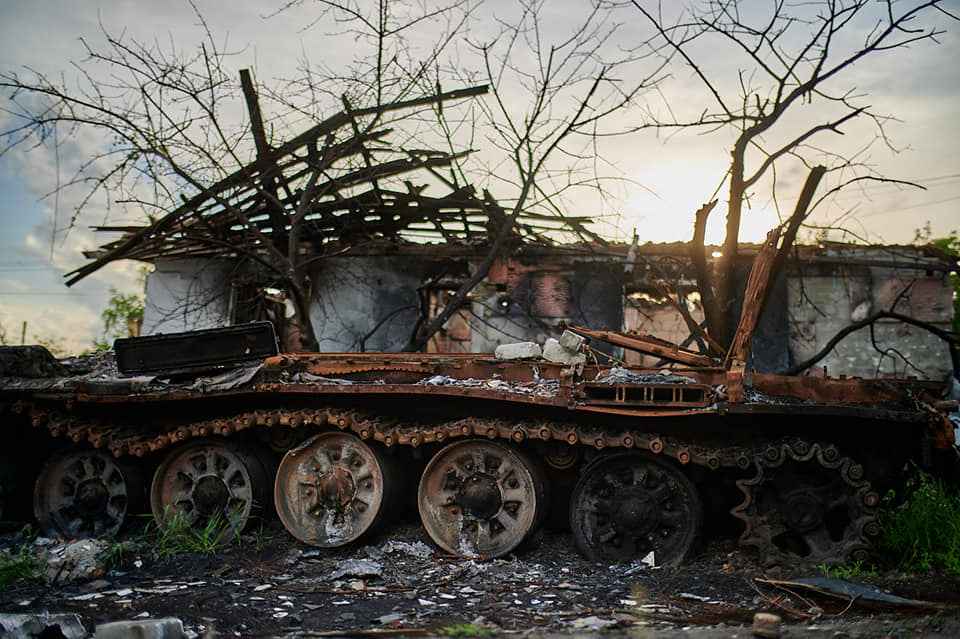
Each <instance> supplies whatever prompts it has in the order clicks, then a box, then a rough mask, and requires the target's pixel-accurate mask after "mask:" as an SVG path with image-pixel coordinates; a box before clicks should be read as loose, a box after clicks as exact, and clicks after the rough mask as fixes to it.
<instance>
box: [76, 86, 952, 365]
mask: <svg viewBox="0 0 960 639" xmlns="http://www.w3.org/2000/svg"><path fill="white" fill-rule="evenodd" d="M484 90H485V88H484V87H478V88H472V89H464V90H460V91H453V92H449V93H445V94H438V95H436V96H430V97H427V98H422V99H418V100H413V101H408V102H402V103H394V104H388V105H378V106H376V107H372V108H369V109H360V110H345V111H344V112H342V113H339V114H337V115H335V116H333V117H331V118H328V119H327V120H324V121H323V122H320V123H319V124H317V125H315V126H314V127H312V128H311V129H309V130H307V131H305V132H304V133H302V134H300V135H298V136H296V137H295V138H294V139H292V140H290V141H288V142H286V143H284V144H281V145H279V146H271V145H269V144H267V142H266V139H265V137H264V133H263V127H262V124H260V125H259V126H258V121H257V120H256V119H255V118H254V122H253V124H254V126H253V133H254V137H255V138H256V141H257V158H256V160H254V161H253V162H252V163H250V164H248V165H246V166H243V167H241V168H240V169H238V170H237V171H235V172H234V173H232V174H230V175H227V176H225V177H223V178H222V179H221V180H220V181H218V182H217V183H215V184H213V185H211V186H209V187H207V188H203V189H201V190H200V191H199V192H197V193H195V194H194V195H193V196H191V197H186V196H184V198H183V202H182V204H181V205H180V206H177V207H176V208H175V209H173V210H172V211H170V212H169V213H168V214H167V215H165V216H164V217H162V218H160V219H158V220H154V221H152V222H151V223H150V224H148V225H145V226H142V227H122V228H114V227H104V228H102V229H101V230H103V231H115V232H117V231H118V232H121V233H122V236H121V237H120V239H118V240H115V241H112V242H109V243H107V244H105V245H104V246H102V247H101V248H100V249H99V250H98V251H93V252H91V253H89V254H88V257H90V258H91V260H92V261H91V262H90V263H88V264H87V265H85V266H83V267H81V268H80V269H77V270H76V271H75V272H73V273H71V274H70V276H71V280H70V282H71V283H72V282H75V281H77V280H78V279H80V278H82V277H85V276H86V275H89V274H90V273H92V272H93V271H95V270H97V269H98V268H100V267H101V266H103V265H104V264H106V263H108V262H111V261H114V260H119V259H135V260H141V261H144V262H148V263H151V264H153V265H154V267H155V270H154V271H153V273H151V274H150V276H149V277H148V280H147V291H146V310H145V317H144V324H143V328H142V331H143V333H144V334H147V335H149V334H156V333H171V332H178V331H184V330H192V329H203V328H212V327H219V326H226V325H232V324H240V323H245V322H249V321H255V320H270V321H271V322H273V323H274V324H275V325H276V327H277V330H278V332H279V333H280V337H281V340H282V342H283V344H284V345H285V347H286V348H287V350H319V351H321V352H362V351H384V352H391V351H400V350H428V351H439V352H490V351H492V350H493V349H494V348H495V347H496V346H497V345H499V344H503V343H508V342H518V341H527V340H529V341H535V342H543V340H544V339H545V338H546V337H547V336H550V335H552V334H555V333H557V332H558V327H559V326H561V325H562V324H570V325H580V326H584V327H588V328H593V329H609V330H614V331H623V332H633V333H638V334H652V335H655V336H657V337H659V338H662V339H665V340H668V341H671V342H674V343H677V344H683V345H685V346H689V345H690V344H691V343H692V341H691V340H692V339H693V338H692V337H691V331H690V328H689V326H690V321H687V320H684V319H683V313H681V312H679V311H678V301H682V305H681V306H683V307H684V312H685V313H686V314H688V316H689V317H690V318H693V319H692V320H691V321H695V322H700V321H702V319H703V315H702V312H701V309H700V305H699V295H698V293H697V289H696V278H695V277H694V275H693V269H692V267H691V263H690V259H689V257H688V250H689V249H688V247H687V246H686V245H685V244H679V243H678V244H666V245H652V244H641V245H639V246H637V245H626V244H612V243H610V242H607V241H605V240H604V239H603V238H601V237H599V236H598V235H597V234H595V233H593V232H592V231H591V230H590V228H589V222H590V220H589V218H586V217H576V216H572V215H566V214H561V213H557V212H554V213H534V212H530V211H527V210H524V209H523V208H522V206H520V205H517V206H516V207H515V208H514V210H512V211H511V210H509V208H510V207H509V206H508V207H502V206H501V204H500V203H499V202H498V201H497V199H496V198H495V197H494V196H493V195H492V194H490V193H489V192H486V191H483V192H482V193H478V191H477V189H475V188H474V187H473V186H472V185H469V184H464V183H463V177H462V174H460V173H458V172H457V171H455V170H454V167H455V164H456V162H457V160H458V158H459V157H461V156H462V154H460V155H458V154H454V153H448V152H439V151H433V150H423V149H410V148H397V147H394V146H391V145H389V144H387V143H386V139H387V137H388V135H389V134H390V132H391V130H390V129H389V128H386V127H383V126H380V122H379V120H378V118H379V117H380V116H381V115H383V114H384V113H387V112H391V111H398V110H403V109H411V108H416V107H418V106H422V105H423V104H439V103H442V102H444V101H447V100H455V99H461V98H469V97H471V96H473V95H478V94H480V93H482V92H483V91H484ZM249 98H250V96H248V100H249ZM364 118H366V119H364ZM410 176H416V179H417V182H416V183H414V182H413V178H412V177H410ZM458 176H459V177H458ZM434 194H438V195H434ZM708 250H709V249H708ZM758 250H759V247H755V246H754V247H750V246H745V247H743V251H742V256H741V258H740V259H741V260H742V264H741V266H742V268H741V269H740V270H741V271H742V274H743V277H744V279H745V277H746V273H747V272H748V270H749V263H750V261H751V260H752V259H753V257H754V256H755V255H756V253H757V251H758ZM956 267H957V264H956V260H955V259H954V258H951V257H950V256H948V255H946V254H944V253H942V252H939V251H937V250H936V249H935V248H933V247H918V246H855V245H840V244H828V245H823V246H800V247H795V250H794V251H792V254H791V258H790V259H789V260H788V262H787V264H786V267H785V269H784V270H783V271H782V272H780V273H779V275H778V278H777V281H776V282H775V283H774V284H773V286H772V289H771V290H772V291H773V292H772V296H771V297H770V299H769V303H768V304H767V305H766V308H765V312H764V314H763V317H762V318H761V321H760V323H759V326H758V329H757V332H756V333H755V335H754V337H753V342H752V349H751V352H750V361H749V362H748V364H749V366H750V367H751V368H752V369H754V370H757V371H760V372H781V371H786V370H790V369H791V368H793V367H796V366H797V365H799V364H802V363H803V362H805V361H810V360H811V359H815V357H814V356H815V355H817V354H818V353H819V351H820V350H821V349H823V348H824V346H826V345H828V344H831V340H832V339H833V338H834V336H836V335H837V333H838V332H839V331H842V330H845V327H848V326H849V325H851V324H852V323H853V324H856V323H858V322H861V323H862V322H864V321H865V320H870V321H869V322H868V323H867V324H864V325H863V329H862V330H860V331H857V332H855V333H853V334H851V335H849V336H847V337H845V338H844V339H843V340H842V341H840V342H839V343H837V344H836V346H835V348H833V349H832V352H830V354H829V355H827V356H826V357H825V358H823V359H820V360H818V361H817V365H818V366H820V367H823V366H826V367H828V369H829V371H830V372H831V373H832V374H844V375H857V376H866V377H874V376H905V375H916V376H920V377H926V378H932V379H941V378H943V377H945V376H947V375H949V373H950V372H951V370H952V369H953V368H954V365H953V364H952V363H951V353H950V351H949V349H948V347H947V345H946V344H945V343H944V341H943V340H942V339H940V338H939V337H937V335H935V334H934V333H932V332H930V330H929V329H930V328H931V327H932V328H934V329H935V330H940V331H949V330H951V327H952V322H953V303H952V296H953V288H952V285H951V282H950V273H951V272H955V271H956ZM665 284H666V285H667V286H669V291H667V289H665V288H664V285H665ZM741 289H742V286H741ZM665 291H666V292H665ZM741 301H742V300H728V303H729V306H730V307H731V308H739V306H740V302H741ZM451 302H452V303H451ZM454 308H455V312H453V313H452V314H450V311H452V310H454ZM878 311H887V312H888V314H889V315H890V316H885V317H875V315H876V313H877V312H878ZM444 312H446V314H445V315H444V316H445V317H447V319H446V320H445V321H443V322H442V327H441V328H439V330H436V331H428V332H426V333H424V332H423V331H422V330H421V329H422V328H423V327H424V326H425V325H427V324H429V323H431V322H432V320H434V319H435V318H437V317H438V316H439V315H440V314H441V313H444ZM897 315H902V316H909V317H911V318H913V319H915V320H917V321H918V322H919V324H918V323H914V324H910V323H905V322H903V321H900V320H898V319H896V317H894V316H897ZM873 320H876V321H873ZM436 324H437V325H439V320H438V322H436ZM921 324H922V326H921ZM418 336H419V338H418ZM596 356H598V357H608V358H615V359H622V360H624V361H625V362H626V363H628V364H635V365H643V366H656V365H657V361H658V359H657V357H655V356H651V355H650V354H647V355H640V354H637V353H633V352H629V351H628V352H623V351H622V350H621V349H620V348H616V347H613V346H610V345H597V351H596ZM795 372H799V371H795Z"/></svg>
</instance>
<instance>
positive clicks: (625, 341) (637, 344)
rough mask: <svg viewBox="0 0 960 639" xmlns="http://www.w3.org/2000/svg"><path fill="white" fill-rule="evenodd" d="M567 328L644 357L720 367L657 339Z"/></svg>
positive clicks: (707, 359) (713, 360)
mask: <svg viewBox="0 0 960 639" xmlns="http://www.w3.org/2000/svg"><path fill="white" fill-rule="evenodd" d="M567 328H568V329H570V330H571V331H573V332H574V333H576V334H578V335H582V336H583V337H589V338H590V339H598V340H600V341H601V342H607V343H608V344H613V345H615V346H621V347H623V348H626V349H629V350H632V351H636V352H638V353H643V354H644V355H654V356H656V357H660V358H663V359H668V360H670V361H673V362H680V363H681V364H689V365H690V366H700V367H703V368H719V367H720V360H717V359H714V358H713V357H707V356H706V355H701V354H700V353H695V352H694V351H689V350H687V349H685V348H681V347H680V346H678V345H676V344H671V343H670V342H666V341H664V340H661V339H657V338H655V337H650V336H647V335H631V334H627V333H618V332H615V331H594V330H591V329H589V328H586V327H584V326H568V327H567Z"/></svg>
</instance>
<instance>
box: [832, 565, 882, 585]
mask: <svg viewBox="0 0 960 639" xmlns="http://www.w3.org/2000/svg"><path fill="white" fill-rule="evenodd" d="M819 568H820V570H821V571H823V575H824V576H825V577H830V578H831V579H843V580H845V581H873V580H874V579H876V578H877V567H876V566H870V567H869V568H864V567H863V562H862V561H855V562H853V563H852V564H850V565H848V566H836V567H832V568H831V567H830V566H827V565H826V564H820V566H819Z"/></svg>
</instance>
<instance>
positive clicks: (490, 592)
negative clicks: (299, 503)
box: [0, 521, 960, 638]
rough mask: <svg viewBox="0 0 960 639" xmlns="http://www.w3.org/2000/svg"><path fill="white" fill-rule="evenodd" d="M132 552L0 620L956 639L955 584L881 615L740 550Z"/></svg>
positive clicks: (257, 545) (549, 544) (7, 593)
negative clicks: (670, 561) (680, 557)
mask: <svg viewBox="0 0 960 639" xmlns="http://www.w3.org/2000/svg"><path fill="white" fill-rule="evenodd" d="M124 538H125V539H126V540H127V541H128V542H130V543H128V544H127V547H128V548H127V551H126V552H125V553H124V554H123V557H122V561H120V562H119V563H114V564H113V566H112V568H110V569H109V570H107V571H106V572H105V573H103V571H100V572H101V573H103V574H98V575H96V578H94V579H86V580H80V581H77V582H73V583H54V584H52V585H51V584H37V583H24V582H21V583H19V584H17V585H15V586H13V587H10V588H8V589H6V590H2V591H0V612H2V613H21V614H22V613H34V614H36V613H41V612H49V613H71V614H76V615H77V617H78V618H79V620H80V621H81V623H82V624H83V625H84V626H85V628H86V630H87V631H92V630H93V629H94V627H95V626H96V625H97V624H100V623H104V622H108V621H115V620H122V619H143V618H158V617H168V616H170V617H178V618H179V619H181V620H182V621H183V623H184V626H185V628H186V630H187V634H188V636H196V637H212V636H216V637H230V636H238V637H291V638H293V637H318V636H373V637H379V636H438V635H443V636H453V635H458V634H459V635H460V636H467V635H474V636H481V635H492V634H494V633H496V634H500V633H519V632H522V633H526V634H528V635H530V636H534V637H545V636H556V635H564V636H568V637H599V636H601V635H602V636H603V637H610V636H611V633H613V635H624V636H629V637H678V636H684V637H698V638H699V637H732V636H740V637H750V636H753V633H752V622H753V618H754V614H755V613H758V612H771V613H775V614H778V615H780V616H781V617H782V619H783V624H782V626H781V636H782V637H911V636H918V637H919V636H922V637H929V636H934V637H957V636H960V580H958V579H956V578H952V577H948V576H944V575H938V574H915V575H903V574H902V573H900V572H899V571H896V570H882V569H881V570H878V572H877V575H876V576H875V577H872V578H871V584H870V585H871V587H874V588H878V589H881V590H884V591H887V592H890V593H893V594H896V595H899V596H902V597H910V598H915V599H922V600H927V601H930V602H932V603H933V604H934V605H932V606H927V607H916V606H911V607H908V608H903V607H900V608H891V607H886V608H869V607H866V605H865V604H866V603H867V597H865V596H860V597H855V598H853V599H852V600H851V597H849V596H848V597H846V598H830V597H826V596H823V595H820V594H816V593H812V592H809V591H805V590H799V589H795V588H786V587H784V586H778V585H774V584H771V583H768V581H769V580H772V579H778V580H790V579H794V578H799V577H823V576H824V575H823V573H822V571H818V570H813V571H810V570H808V571H800V572H794V573H787V572H784V571H781V570H779V569H776V568H774V569H771V570H766V571H764V570H761V569H760V568H759V565H758V562H757V557H756V556H755V555H753V554H752V553H751V552H750V551H747V550H742V549H740V548H738V547H737V546H736V543H735V541H734V540H715V541H712V542H710V543H708V544H704V545H702V546H701V547H700V549H699V551H698V552H697V554H696V555H695V556H694V557H693V558H692V560H690V561H689V562H688V563H687V564H686V565H684V566H682V567H680V568H667V567H653V568H651V567H649V566H646V565H644V564H642V563H639V562H637V563H632V564H617V565H598V564H594V563H591V562H588V561H586V560H584V559H583V558H581V557H580V556H579V555H578V554H577V553H576V551H575V549H574V547H573V542H572V539H571V537H570V535H569V534H566V533H562V532H544V533H540V534H538V535H537V537H536V538H535V539H533V540H531V541H529V542H527V544H526V545H525V546H524V547H522V548H521V549H520V550H518V551H517V552H516V553H515V554H514V555H511V556H509V557H507V558H503V559H496V560H491V561H481V560H477V559H469V560H467V559H463V558H455V557H446V556H443V555H441V554H439V553H438V552H437V551H436V550H435V548H434V547H432V546H431V545H430V543H429V540H428V538H427V536H426V534H425V533H424V532H423V530H422V529H421V528H420V526H419V525H418V524H416V523H412V522H410V523H404V524H400V525H395V526H393V527H392V528H390V529H389V530H388V531H385V532H381V533H380V534H375V535H373V536H369V537H367V538H366V539H365V540H363V541H362V542H358V543H356V544H354V545H351V546H348V547H346V548H340V549H335V550H323V549H317V548H311V547H309V546H306V545H303V544H301V543H299V542H297V541H296V540H294V539H293V538H292V537H291V536H290V535H288V534H287V533H286V532H285V531H284V530H283V528H282V526H281V525H280V524H279V523H278V522H276V521H268V522H266V523H265V524H264V525H263V526H262V527H261V528H260V529H259V530H257V531H256V532H255V533H248V534H245V535H244V536H243V538H242V543H241V545H240V547H238V546H237V544H236V542H235V541H234V543H232V544H231V545H230V546H228V547H226V548H223V549H222V550H220V551H218V552H217V553H216V554H213V555H198V554H177V555H167V556H163V557H154V556H151V552H150V549H151V542H150V540H149V539H148V538H145V537H143V536H142V534H138V533H137V532H129V533H127V534H126V536H125V537H124ZM4 541H5V543H6V545H10V544H12V543H14V542H15V541H16V539H15V535H14V534H13V533H8V534H7V535H5V536H4V537H3V538H2V539H0V542H4ZM0 545H3V544H2V543H0ZM853 579H854V580H856V577H853ZM765 580H766V581H765ZM50 636H55V635H50Z"/></svg>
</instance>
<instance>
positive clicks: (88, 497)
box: [74, 479, 110, 519]
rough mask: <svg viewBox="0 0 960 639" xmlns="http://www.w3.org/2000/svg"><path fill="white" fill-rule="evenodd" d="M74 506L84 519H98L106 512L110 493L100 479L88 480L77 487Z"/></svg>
mask: <svg viewBox="0 0 960 639" xmlns="http://www.w3.org/2000/svg"><path fill="white" fill-rule="evenodd" d="M74 499H75V501H74V504H75V506H76V508H77V512H78V513H79V515H80V516H81V517H82V518H84V519H91V518H94V517H98V516H100V515H102V514H103V513H105V512H106V510H107V503H108V502H109V501H110V493H109V492H108V491H107V487H106V486H104V485H103V482H102V481H100V480H99V479H88V480H86V481H83V482H81V483H80V485H79V486H77V494H76V496H75V498H74Z"/></svg>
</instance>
